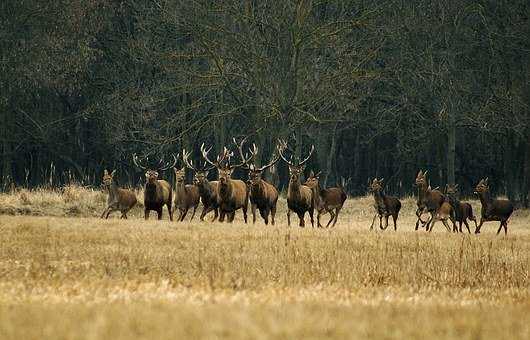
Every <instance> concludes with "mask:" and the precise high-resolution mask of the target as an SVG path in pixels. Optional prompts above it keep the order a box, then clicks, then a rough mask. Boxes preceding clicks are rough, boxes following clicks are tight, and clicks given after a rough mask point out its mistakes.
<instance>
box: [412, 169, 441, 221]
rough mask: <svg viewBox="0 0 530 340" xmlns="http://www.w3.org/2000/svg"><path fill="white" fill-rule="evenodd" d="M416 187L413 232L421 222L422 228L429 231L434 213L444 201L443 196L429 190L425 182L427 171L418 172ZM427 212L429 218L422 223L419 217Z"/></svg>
mask: <svg viewBox="0 0 530 340" xmlns="http://www.w3.org/2000/svg"><path fill="white" fill-rule="evenodd" d="M416 186H417V187H418V201H417V203H416V204H417V205H418V209H417V210H416V216H417V217H418V220H417V221H416V227H415V230H418V226H419V223H420V222H422V227H423V226H426V227H427V230H429V225H430V223H431V222H432V221H433V219H434V217H435V213H436V212H437V211H438V209H440V207H441V206H442V204H443V202H444V201H445V197H444V195H443V194H442V193H441V192H440V191H439V190H436V189H435V190H431V188H430V187H429V184H428V181H427V171H425V172H422V170H420V171H419V172H418V175H417V176H416ZM425 211H427V212H429V213H430V214H431V217H430V218H429V220H427V222H423V220H422V219H421V215H422V213H423V212H425Z"/></svg>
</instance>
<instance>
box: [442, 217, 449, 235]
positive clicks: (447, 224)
mask: <svg viewBox="0 0 530 340" xmlns="http://www.w3.org/2000/svg"><path fill="white" fill-rule="evenodd" d="M442 223H443V224H444V226H445V229H447V232H448V233H450V232H451V227H450V226H449V223H447V219H443V220H442Z"/></svg>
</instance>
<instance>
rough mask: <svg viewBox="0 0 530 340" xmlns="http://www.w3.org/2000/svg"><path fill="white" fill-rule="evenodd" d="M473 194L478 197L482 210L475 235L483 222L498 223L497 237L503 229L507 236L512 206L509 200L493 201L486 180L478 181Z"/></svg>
mask: <svg viewBox="0 0 530 340" xmlns="http://www.w3.org/2000/svg"><path fill="white" fill-rule="evenodd" d="M475 194H476V195H478V196H479V198H480V203H481V204H482V210H481V212H480V222H479V224H478V226H477V228H476V229H475V234H479V233H480V228H481V227H482V224H483V223H484V222H489V221H500V222H501V225H500V226H499V229H498V230H497V235H498V234H499V233H500V232H501V230H502V228H503V227H504V234H505V235H506V234H508V219H509V218H510V216H511V215H512V212H513V204H512V202H511V201H509V200H499V199H493V198H491V196H490V188H489V185H488V178H485V179H482V180H480V182H479V183H478V184H477V186H476V188H475Z"/></svg>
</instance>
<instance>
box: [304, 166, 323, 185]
mask: <svg viewBox="0 0 530 340" xmlns="http://www.w3.org/2000/svg"><path fill="white" fill-rule="evenodd" d="M320 174H322V171H319V172H318V173H316V174H315V173H314V172H313V170H311V172H310V173H309V177H308V178H307V180H306V181H305V183H304V185H305V186H308V187H310V188H311V189H313V188H317V187H318V186H319V181H320Z"/></svg>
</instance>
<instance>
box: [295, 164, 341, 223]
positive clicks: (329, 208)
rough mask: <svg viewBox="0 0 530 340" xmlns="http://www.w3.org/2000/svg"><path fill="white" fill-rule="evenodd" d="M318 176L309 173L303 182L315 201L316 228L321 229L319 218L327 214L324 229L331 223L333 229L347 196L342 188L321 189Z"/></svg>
mask: <svg viewBox="0 0 530 340" xmlns="http://www.w3.org/2000/svg"><path fill="white" fill-rule="evenodd" d="M319 176H320V172H319V173H318V174H316V175H315V174H314V173H313V171H311V173H310V175H309V178H308V179H307V180H306V181H305V183H304V185H305V186H308V187H309V188H311V190H313V199H314V200H315V204H314V205H315V208H316V209H317V226H318V227H319V228H322V225H321V224H320V216H321V215H324V214H326V213H329V215H330V219H329V221H328V224H326V228H328V227H329V225H330V224H331V222H333V224H332V225H331V227H334V226H335V224H337V220H338V218H339V213H340V210H341V209H342V207H343V206H344V202H345V201H346V197H347V196H346V193H345V192H344V190H343V189H342V188H327V189H321V188H320V180H319Z"/></svg>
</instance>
